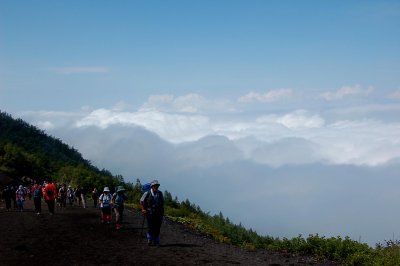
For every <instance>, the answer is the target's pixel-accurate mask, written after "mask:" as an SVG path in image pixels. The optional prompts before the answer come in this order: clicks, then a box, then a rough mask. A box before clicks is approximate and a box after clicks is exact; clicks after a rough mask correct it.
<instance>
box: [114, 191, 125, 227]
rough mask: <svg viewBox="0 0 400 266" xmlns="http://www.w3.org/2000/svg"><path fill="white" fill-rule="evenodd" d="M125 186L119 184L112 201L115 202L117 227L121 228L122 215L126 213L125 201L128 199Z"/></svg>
mask: <svg viewBox="0 0 400 266" xmlns="http://www.w3.org/2000/svg"><path fill="white" fill-rule="evenodd" d="M124 191H125V189H124V187H123V186H118V188H117V192H115V193H114V194H113V198H112V202H113V204H114V212H115V227H116V229H121V227H122V217H123V214H124V202H125V201H126V200H127V199H128V198H127V197H126V196H125V194H124Z"/></svg>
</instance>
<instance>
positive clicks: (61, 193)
mask: <svg viewBox="0 0 400 266" xmlns="http://www.w3.org/2000/svg"><path fill="white" fill-rule="evenodd" d="M58 201H59V204H60V207H61V208H65V207H67V186H66V184H65V183H63V184H62V185H61V187H60V189H59V190H58Z"/></svg>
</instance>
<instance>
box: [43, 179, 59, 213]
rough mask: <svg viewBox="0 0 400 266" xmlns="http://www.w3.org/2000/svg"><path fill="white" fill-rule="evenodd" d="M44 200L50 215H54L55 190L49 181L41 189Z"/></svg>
mask: <svg viewBox="0 0 400 266" xmlns="http://www.w3.org/2000/svg"><path fill="white" fill-rule="evenodd" d="M43 195H44V199H45V201H46V203H47V207H48V209H49V213H50V215H53V214H54V206H55V200H56V197H57V188H56V185H54V184H53V182H52V181H51V180H49V182H48V183H47V184H46V186H45V187H44V189H43Z"/></svg>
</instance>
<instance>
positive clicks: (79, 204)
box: [75, 186, 82, 206]
mask: <svg viewBox="0 0 400 266" xmlns="http://www.w3.org/2000/svg"><path fill="white" fill-rule="evenodd" d="M75 199H76V200H77V201H78V206H81V201H82V198H81V188H80V187H79V186H78V187H77V188H75Z"/></svg>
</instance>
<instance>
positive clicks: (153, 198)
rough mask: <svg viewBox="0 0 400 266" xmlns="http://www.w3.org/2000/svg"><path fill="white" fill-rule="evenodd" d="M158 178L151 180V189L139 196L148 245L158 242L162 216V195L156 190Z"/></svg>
mask: <svg viewBox="0 0 400 266" xmlns="http://www.w3.org/2000/svg"><path fill="white" fill-rule="evenodd" d="M159 187H160V183H159V182H158V180H153V181H152V182H151V189H150V190H149V191H146V192H145V193H144V194H143V195H142V197H141V198H140V206H141V208H142V213H143V215H145V217H146V219H147V244H148V245H149V246H152V245H155V246H158V245H159V244H160V228H161V224H162V221H163V216H164V196H163V194H162V192H161V191H159V190H158V188H159Z"/></svg>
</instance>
